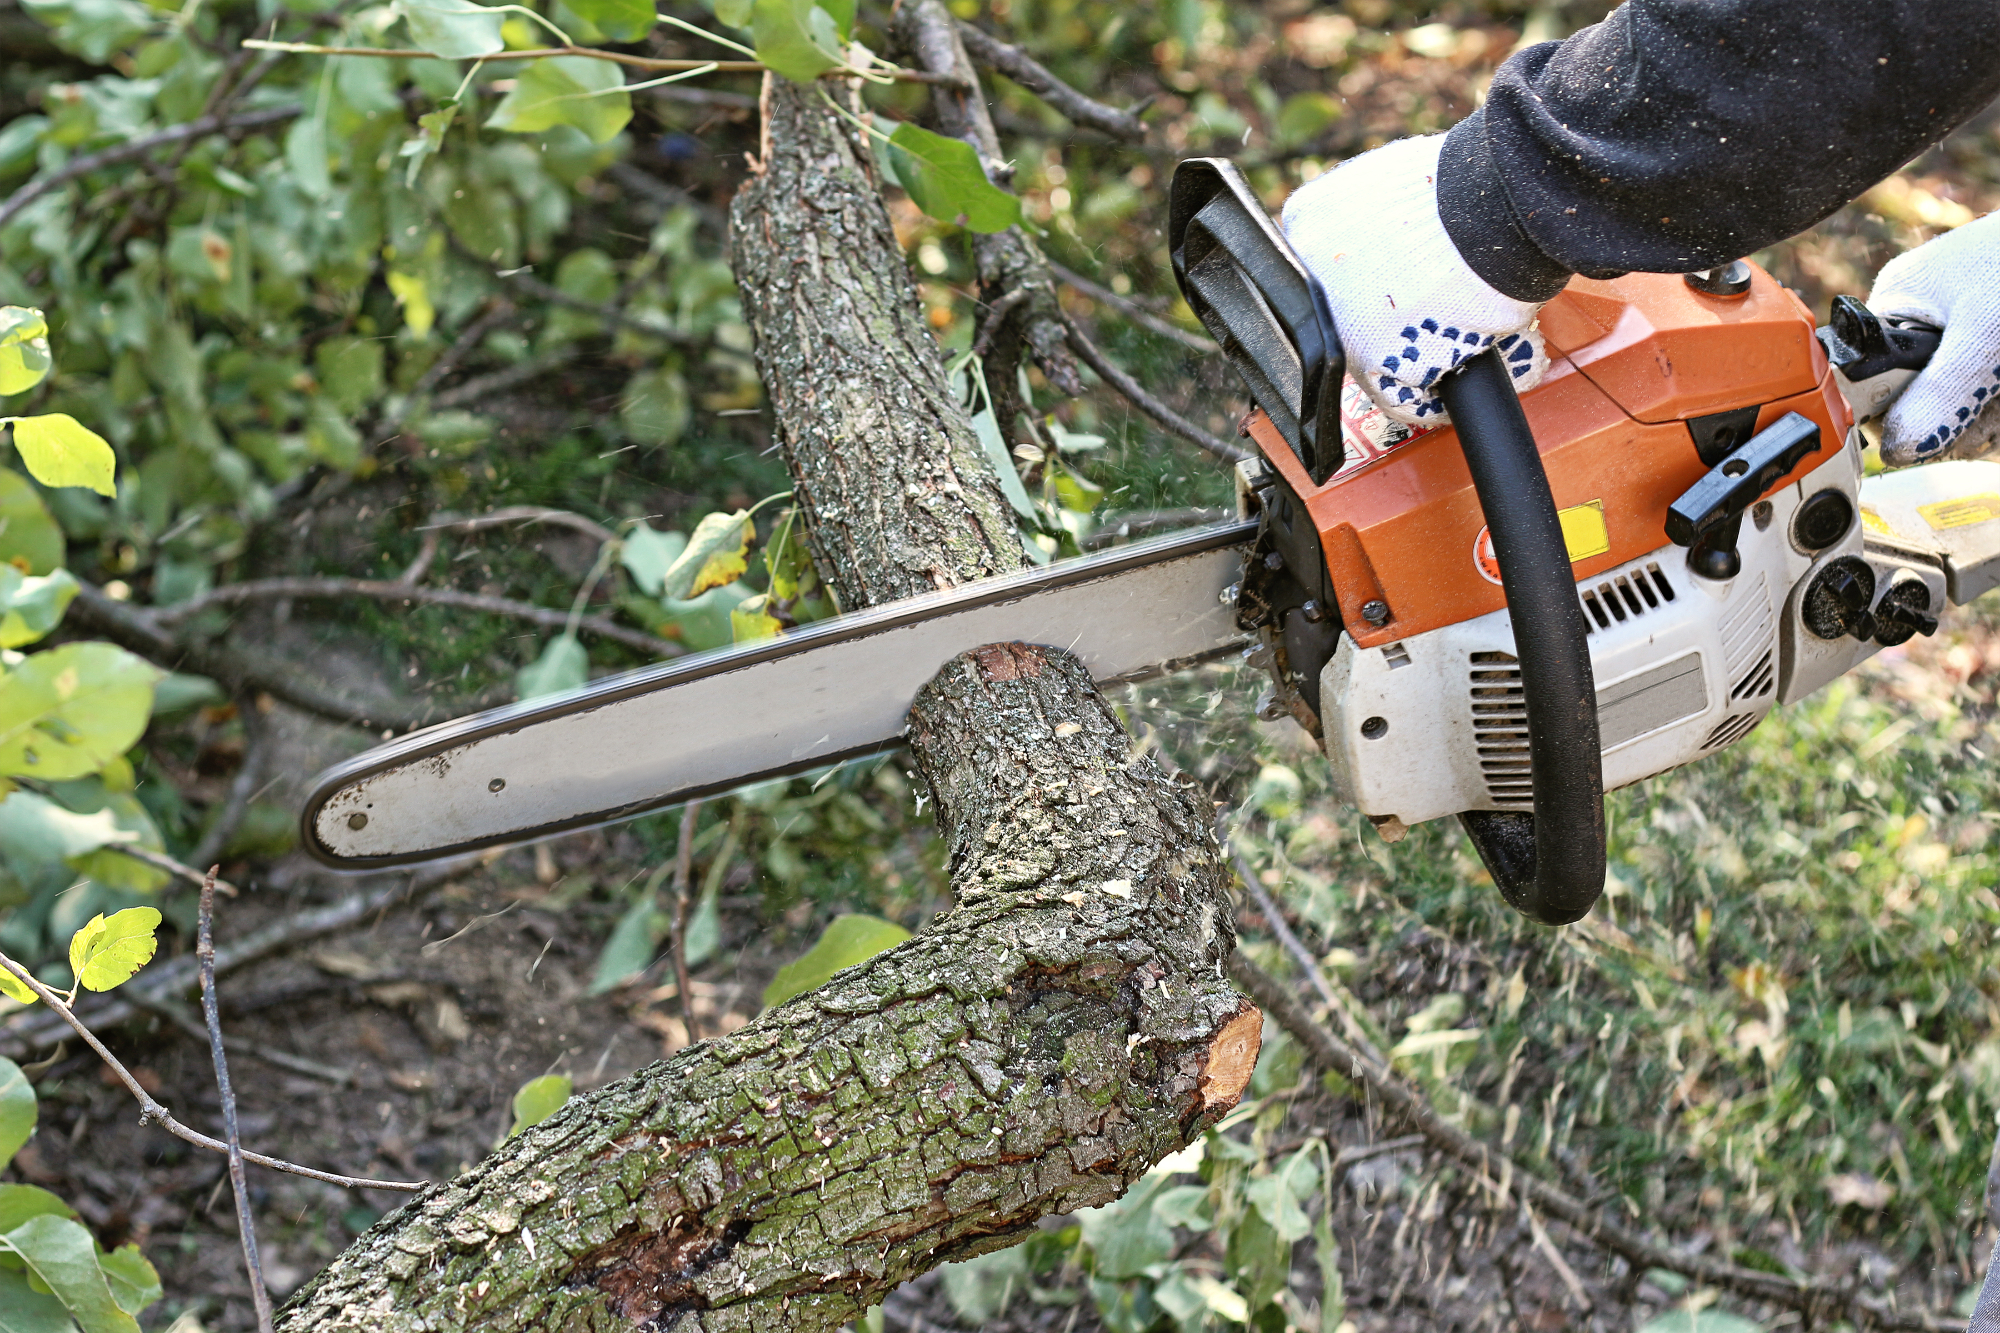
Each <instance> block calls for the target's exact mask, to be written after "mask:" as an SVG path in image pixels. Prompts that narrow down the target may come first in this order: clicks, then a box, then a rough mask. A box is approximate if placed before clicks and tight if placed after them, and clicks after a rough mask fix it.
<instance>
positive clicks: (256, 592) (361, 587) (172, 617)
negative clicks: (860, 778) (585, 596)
mask: <svg viewBox="0 0 2000 1333" xmlns="http://www.w3.org/2000/svg"><path fill="white" fill-rule="evenodd" d="M279 597H328V598H336V597H365V598H369V599H371V600H374V601H379V602H403V603H410V602H421V603H424V604H426V605H430V606H452V607H457V608H459V609H460V610H465V611H484V612H487V613H488V614H491V615H497V616H510V617H512V618H513V619H515V620H525V621H528V622H530V623H532V624H536V625H542V626H546V627H547V628H550V629H562V628H564V627H565V626H567V625H568V624H569V620H570V614H569V612H567V611H554V610H550V609H549V608H548V607H545V606H536V605H534V604H533V603H530V602H517V601H514V600H513V599H512V598H508V597H489V596H487V595H485V594H484V593H476V592H460V591H458V590H457V589H455V588H425V587H420V586H418V585H415V584H409V583H403V582H400V581H395V580H388V579H340V578H281V579H252V580H250V581H249V582H246V583H230V584H225V585H223V586H222V587H220V588H216V589H214V590H213V591H211V592H206V593H203V594H202V595H201V596H199V597H191V598H189V599H188V600H187V601H185V602H176V603H175V604H174V605H172V606H169V607H163V608H161V609H160V610H158V611H155V612H153V613H152V618H153V619H154V620H155V621H157V622H158V623H160V624H162V625H172V624H175V623H176V622H178V621H181V620H185V619H187V618H188V617H189V616H192V615H196V614H198V613H200V612H202V611H206V610H208V609H210V608H211V607H217V606H230V605H234V604H236V603H239V602H257V601H270V600H272V599H274V598H279ZM576 623H577V625H578V626H579V627H580V628H583V629H587V630H589V631H590V632H591V633H593V634H596V635H598V636H600V637H602V638H606V639H610V640H612V641H613V642H614V643H622V644H624V645H625V646H626V647H628V648H636V649H638V650H639V651H640V652H642V653H650V654H652V655H653V656H655V657H679V656H680V655H681V654H683V653H685V652H686V651H687V649H686V648H684V647H682V646H681V645H680V644H678V643H675V642H673V641H672V640H671V639H661V638H656V637H654V636H653V635H651V634H647V633H644V632H643V631H640V630H634V629H627V628H625V626H623V625H620V624H618V623H617V622H615V621H612V620H607V619H606V618H605V617H603V616H583V617H581V618H580V619H579V620H578V621H577V622H576Z"/></svg>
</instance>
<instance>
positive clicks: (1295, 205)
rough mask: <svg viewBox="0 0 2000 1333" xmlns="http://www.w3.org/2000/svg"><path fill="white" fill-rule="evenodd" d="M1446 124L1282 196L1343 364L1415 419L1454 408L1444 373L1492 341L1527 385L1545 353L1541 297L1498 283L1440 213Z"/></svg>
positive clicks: (1543, 364)
mask: <svg viewBox="0 0 2000 1333" xmlns="http://www.w3.org/2000/svg"><path fill="white" fill-rule="evenodd" d="M1443 144H1444V136H1443V135H1442V134H1433V135H1427V136H1425V137H1423V138H1418V139H1399V140H1397V141H1396V142H1394V143H1391V144H1385V145H1384V146H1382V147H1381V148H1377V149H1376V150H1375V151H1374V152H1372V153H1364V154H1362V155H1361V156H1360V157H1357V158H1353V159H1351V160H1349V161H1347V162H1343V163H1341V165H1339V166H1338V167H1335V168H1334V169H1333V170H1332V171H1330V172H1328V173H1327V174H1326V175H1324V176H1321V177H1319V178H1318V179H1317V180H1314V181H1312V182H1310V183H1308V184H1306V185H1303V186H1301V187H1300V188H1299V189H1298V190H1297V191H1296V192H1294V193H1293V195H1292V197H1291V198H1290V199H1287V200H1286V201H1285V211H1284V228H1285V239H1286V240H1287V241H1289V242H1291V246H1292V249H1293V250H1294V251H1296V252H1297V253H1298V256H1299V258H1300V260H1302V261H1303V262H1304V263H1305V266H1306V270H1307V271H1308V272H1309V273H1311V274H1312V275H1313V276H1314V277H1315V278H1317V279H1319V283H1320V285H1321V286H1322V287H1324V288H1325V289H1326V294H1327V300H1328V302H1329V304H1331V306H1332V307H1333V320H1334V325H1335V327H1336V328H1337V329H1338V330H1339V333H1340V345H1341V348H1342V350H1343V351H1345V352H1346V354H1347V373H1348V374H1349V375H1351V376H1352V377H1353V378H1354V382H1355V383H1357V384H1359V385H1360V386H1361V387H1362V389H1363V390H1365V391H1366V392H1367V394H1368V396H1369V397H1370V398H1372V399H1374V400H1375V403H1376V405H1377V406H1379V407H1380V408H1381V409H1382V410H1383V412H1385V413H1387V414H1388V415H1389V416H1390V417H1392V418H1394V419H1395V420H1397V421H1402V422H1407V423H1409V424H1410V425H1413V426H1436V425H1439V424H1442V423H1443V422H1444V421H1445V420H1446V419H1447V418H1446V414H1445V410H1444V404H1443V403H1441V402H1440V401H1439V400H1438V398H1437V396H1436V395H1435V394H1433V393H1432V392H1431V385H1432V384H1433V383H1434V382H1435V381H1436V380H1437V377H1438V376H1439V375H1441V374H1443V373H1444V372H1445V371H1447V370H1449V369H1451V368H1452V367H1453V366H1455V365H1457V364H1458V363H1459V362H1460V361H1462V360H1464V359H1465V358H1466V357H1468V356H1471V355H1473V354H1474V353H1476V352H1480V351H1483V350H1485V349H1486V348H1488V347H1494V346H1497V347H1499V348H1500V349H1501V352H1502V355H1503V356H1505V358H1506V360H1507V364H1508V367H1509V369H1511V370H1512V371H1513V374H1514V387H1515V388H1516V389H1526V388H1529V387H1530V386H1532V385H1534V384H1535V383H1536V382H1538V381H1539V380H1540V379H1541V378H1542V372H1543V371H1544V370H1546V369H1547V368H1548V357H1547V355H1546V354H1545V353H1544V352H1543V351H1542V336H1541V334H1540V333H1538V332H1535V331H1533V330H1531V329H1530V328H1529V327H1528V326H1529V324H1530V323H1532V322H1533V320H1534V318H1535V311H1536V310H1538V309H1539V308H1540V307H1539V306H1536V305H1534V304H1532V303H1530V302H1527V301H1516V300H1514V299H1513V298H1512V297H1510V296H1506V295H1504V294H1502V293H1501V292H1498V291H1496V290H1494V289H1493V288H1492V287H1491V286H1489V285H1487V283H1486V281H1485V279H1483V278H1481V277H1480V276H1479V275H1478V274H1476V273H1474V272H1473V271H1472V269H1471V268H1469V267H1468V266H1467V265H1466V262H1465V260H1464V259H1462V258H1460V256H1459V253H1458V247H1456V246H1455V245H1453V244H1452V242H1451V237H1450V236H1449V235H1447V234H1446V233H1445V229H1444V223H1443V221H1442V220H1441V219H1440V218H1439V217H1438V204H1437V163H1438V150H1439V149H1440V148H1441V147H1442V146H1443Z"/></svg>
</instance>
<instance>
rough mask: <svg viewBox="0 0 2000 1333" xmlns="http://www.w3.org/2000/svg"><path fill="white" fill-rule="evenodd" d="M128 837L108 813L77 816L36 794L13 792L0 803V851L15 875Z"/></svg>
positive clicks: (69, 858)
mask: <svg viewBox="0 0 2000 1333" xmlns="http://www.w3.org/2000/svg"><path fill="white" fill-rule="evenodd" d="M129 836H130V835H129V834H128V833H127V832H126V831H125V830H124V829H121V828H119V827H118V816H117V815H116V814H115V813H114V812H112V811H110V810H95V811H91V812H90V813H87V814H79V813H77V812H76V811H74V810H69V809H66V808H65V807H63V806H61V805H58V804H57V803H56V802H54V801H52V800H50V799H49V798H48V797H46V796H44V795H42V794H41V793H40V792H32V791H15V792H10V793H8V795H7V797H6V799H5V800H0V850H4V851H5V853H6V857H7V861H8V863H9V864H10V865H11V866H12V867H13V868H14V870H15V873H16V874H20V875H28V876H31V875H33V873H34V872H35V870H36V869H37V868H38V867H40V866H46V865H49V864H52V863H55V862H58V861H71V860H74V859H75V858H78V857H82V856H86V855H88V854H90V853H91V852H94V851H96V850H97V849H98V848H100V847H103V846H106V845H108V844H110V843H114V842H123V841H125V840H126V839H127V838H128V837H129Z"/></svg>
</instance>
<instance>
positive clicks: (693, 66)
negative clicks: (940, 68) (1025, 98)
mask: <svg viewBox="0 0 2000 1333" xmlns="http://www.w3.org/2000/svg"><path fill="white" fill-rule="evenodd" d="M243 45H245V46H247V47H249V48H250V49H251V50H253V51H285V52H289V53H290V54H293V55H302V56H373V57H375V58H376V59H377V60H435V59H437V57H436V56H434V55H432V54H431V53H430V52H429V51H411V50H408V49H406V48H403V47H398V46H317V45H314V44H313V43H311V42H266V41H260V40H257V39H255V38H252V39H250V40H247V41H245V42H244V43H243ZM549 56H584V57H587V58H588V59H591V60H608V61H610V62H612V63H613V64H615V65H629V66H631V67H632V68H633V69H649V70H660V71H681V70H686V71H700V72H703V73H710V74H762V73H763V72H764V69H765V67H764V65H762V64H761V63H759V62H758V61H755V60H661V59H657V58H655V57H653V56H635V55H632V54H630V53H628V52H625V51H604V50H600V49H599V48H597V47H594V46H542V47H537V48H535V49H534V50H532V51H506V52H502V53H500V54H499V55H497V56H493V57H490V58H491V59H493V60H496V61H498V60H541V59H543V58H545V57H549ZM875 73H877V74H879V75H881V76H882V77H884V78H889V79H894V80H895V81H896V82H898V83H938V84H945V85H947V86H950V87H959V86H961V85H960V84H959V83H958V81H956V80H954V79H950V78H946V77H942V76H939V75H936V74H929V73H926V72H924V71H923V70H918V69H895V70H878V71H875ZM853 74H854V71H852V70H849V69H830V70H828V71H827V72H826V73H824V74H822V75H820V77H821V78H823V79H838V78H852V77H853Z"/></svg>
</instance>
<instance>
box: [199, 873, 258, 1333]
mask: <svg viewBox="0 0 2000 1333" xmlns="http://www.w3.org/2000/svg"><path fill="white" fill-rule="evenodd" d="M215 871H216V867H214V866H210V867H209V869H208V877H207V878H206V879H204V880H203V881H202V885H201V904H200V907H199V909H198V916H197V919H196V922H195V946H194V956H195V960H196V962H197V963H199V964H200V967H201V1014H202V1017H203V1018H204V1019H206V1020H207V1022H208V1051H209V1055H210V1057H211V1058H212V1059H213V1060H214V1062H215V1088H216V1091H217V1093H219V1094H220V1095H221V1098H222V1132H223V1135H224V1139H225V1142H226V1144H227V1147H228V1151H229V1188H230V1192H231V1193H233V1194H234V1195H235V1196H236V1231H237V1234H238V1236H240V1237H241V1238H242V1241H243V1266H244V1268H245V1269H247V1270H248V1271H249V1274H250V1302H251V1304H252V1306H254V1307H255V1309H256V1311H257V1329H258V1333H271V1292H270V1290H269V1288H267V1287H266V1286H265V1285H264V1265H263V1264H262V1263H261V1262H259V1260H258V1258H257V1222H256V1219H255V1218H253V1217H252V1216H251V1215H250V1182H249V1181H248V1180H247V1179H245V1178H244V1175H243V1140H242V1136H241V1135H239V1134H238V1133H237V1132H236V1090H235V1089H234V1088H232V1087H230V1086H229V1056H228V1054H227V1053H226V1052H225V1051H224V1050H223V1049H222V1015H221V1014H220V1013H219V1012H218V1011H217V1009H216V1003H215Z"/></svg>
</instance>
